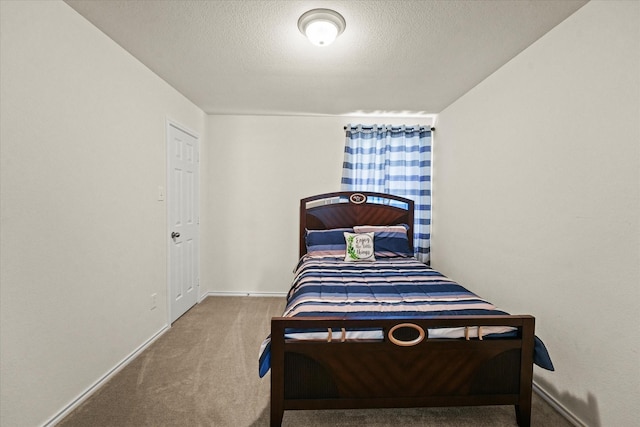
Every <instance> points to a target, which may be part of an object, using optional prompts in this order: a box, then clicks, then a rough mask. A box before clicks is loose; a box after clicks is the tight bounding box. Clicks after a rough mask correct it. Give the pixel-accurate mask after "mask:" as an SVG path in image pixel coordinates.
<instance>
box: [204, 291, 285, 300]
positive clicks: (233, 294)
mask: <svg viewBox="0 0 640 427" xmlns="http://www.w3.org/2000/svg"><path fill="white" fill-rule="evenodd" d="M286 296H287V293H286V292H216V291H209V292H207V293H206V294H203V295H202V296H201V297H200V300H199V301H198V302H202V301H203V300H204V299H205V298H207V297H279V298H284V297H286Z"/></svg>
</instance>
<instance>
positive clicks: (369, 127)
mask: <svg viewBox="0 0 640 427" xmlns="http://www.w3.org/2000/svg"><path fill="white" fill-rule="evenodd" d="M392 126H393V125H392ZM349 127H351V126H345V127H344V130H347V129H348V128H349ZM425 127H426V126H425ZM362 129H365V130H371V129H373V126H362ZM429 130H430V131H432V132H433V131H434V130H436V128H434V127H430V128H429Z"/></svg>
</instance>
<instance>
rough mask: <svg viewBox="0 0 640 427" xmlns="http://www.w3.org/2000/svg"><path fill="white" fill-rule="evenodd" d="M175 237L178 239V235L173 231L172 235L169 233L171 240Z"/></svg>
mask: <svg viewBox="0 0 640 427" xmlns="http://www.w3.org/2000/svg"><path fill="white" fill-rule="evenodd" d="M177 237H180V233H176V232H175V231H174V232H173V233H171V238H172V239H175V238H177Z"/></svg>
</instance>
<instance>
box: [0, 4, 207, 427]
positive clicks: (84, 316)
mask: <svg viewBox="0 0 640 427" xmlns="http://www.w3.org/2000/svg"><path fill="white" fill-rule="evenodd" d="M0 16H1V19H2V21H1V24H0V31H1V35H0V39H1V46H0V55H1V69H0V78H1V90H2V92H1V96H0V102H1V111H0V119H1V126H0V127H1V162H2V163H1V198H2V199H1V217H2V229H1V233H2V234H1V235H2V239H1V248H0V256H1V264H2V273H1V282H2V286H1V297H0V301H1V302H0V304H1V308H0V315H1V325H2V326H1V327H2V329H1V343H0V351H1V355H2V375H1V379H0V381H1V383H0V384H1V388H2V411H1V415H0V424H1V425H3V426H7V427H8V426H12V427H13V426H35V425H40V424H42V423H44V422H46V421H47V420H49V419H51V417H53V416H54V415H55V414H57V413H58V412H59V411H60V410H61V409H62V408H64V407H65V406H66V405H67V404H68V403H69V402H71V401H72V400H74V399H75V398H76V397H77V396H79V395H80V394H81V393H82V392H83V391H84V390H85V389H87V387H90V386H91V385H93V384H94V383H95V382H96V381H97V380H98V379H99V378H100V377H102V376H103V375H105V374H106V373H107V372H108V371H109V370H110V369H112V368H113V367H114V366H116V365H117V364H118V363H119V362H120V361H122V360H123V359H124V358H125V357H126V356H127V355H129V354H130V353H132V352H133V351H134V350H135V349H136V348H137V347H138V346H140V345H141V344H143V343H144V342H145V341H147V340H148V339H149V338H150V337H152V336H153V335H154V334H155V333H157V332H158V331H159V330H161V329H162V328H163V327H164V326H165V325H166V322H167V310H166V300H165V295H166V288H167V284H166V270H167V264H166V255H167V254H166V247H167V240H166V206H165V203H164V202H159V201H157V200H156V197H157V187H158V186H164V185H165V176H166V172H165V169H166V148H165V147H166V136H165V129H166V128H165V126H166V119H172V120H174V121H176V122H178V123H182V124H183V125H185V126H187V127H189V128H191V129H193V130H195V131H196V132H199V133H201V135H203V134H204V121H205V115H204V113H203V112H202V111H201V110H199V109H198V108H197V107H195V106H194V105H193V104H192V103H191V102H189V101H188V100H186V99H185V98H184V97H183V96H182V95H180V94H179V93H177V92H176V91H175V90H174V89H173V88H171V87H170V86H169V85H168V84H166V83H165V82H163V81H162V80H160V79H159V78H158V77H157V76H156V75H154V74H153V73H151V72H150V71H149V70H148V69H147V68H145V67H144V66H143V65H141V64H140V63H139V62H138V61H137V60H136V59H134V58H133V57H131V56H130V55H129V54H128V53H126V52H125V51H124V50H123V49H122V48H121V47H119V46H118V45H116V44H115V43H114V42H113V41H112V40H110V39H109V38H107V37H106V36H105V35H104V34H103V33H101V32H100V31H99V30H97V29H96V28H95V27H94V26H92V25H91V24H90V23H88V22H87V21H86V20H85V19H84V18H82V17H80V15H78V14H77V13H76V12H75V11H74V10H72V9H71V8H70V7H69V6H67V5H66V4H64V3H62V2H58V1H55V2H54V1H41V2H38V1H29V2H10V1H2V2H0ZM152 293H157V294H158V307H157V309H156V310H153V311H152V310H150V296H151V294H152Z"/></svg>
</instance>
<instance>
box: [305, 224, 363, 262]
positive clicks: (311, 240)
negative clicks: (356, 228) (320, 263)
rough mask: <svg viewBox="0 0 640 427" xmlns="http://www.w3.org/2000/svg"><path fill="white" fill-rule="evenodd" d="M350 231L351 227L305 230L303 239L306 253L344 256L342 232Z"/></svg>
mask: <svg viewBox="0 0 640 427" xmlns="http://www.w3.org/2000/svg"><path fill="white" fill-rule="evenodd" d="M345 231H346V232H348V233H352V232H353V228H332V229H330V230H307V232H306V236H305V241H306V244H307V254H308V255H312V256H321V257H322V256H326V257H336V258H344V254H345V253H346V251H347V244H346V242H345V240H344V232H345Z"/></svg>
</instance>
